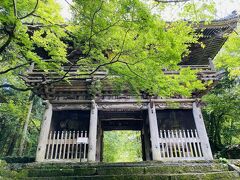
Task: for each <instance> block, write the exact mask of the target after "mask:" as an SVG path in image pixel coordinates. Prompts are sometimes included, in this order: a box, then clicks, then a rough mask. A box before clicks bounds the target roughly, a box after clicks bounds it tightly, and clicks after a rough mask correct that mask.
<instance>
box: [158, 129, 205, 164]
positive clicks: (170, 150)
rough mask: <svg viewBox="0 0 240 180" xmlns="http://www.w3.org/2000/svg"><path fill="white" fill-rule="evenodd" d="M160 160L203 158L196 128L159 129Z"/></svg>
mask: <svg viewBox="0 0 240 180" xmlns="http://www.w3.org/2000/svg"><path fill="white" fill-rule="evenodd" d="M159 143H160V151H161V153H160V156H161V159H162V160H171V161H172V160H173V161H174V160H203V159H204V157H203V153H202V148H201V141H200V138H199V136H198V133H197V130H196V129H187V130H160V132H159Z"/></svg>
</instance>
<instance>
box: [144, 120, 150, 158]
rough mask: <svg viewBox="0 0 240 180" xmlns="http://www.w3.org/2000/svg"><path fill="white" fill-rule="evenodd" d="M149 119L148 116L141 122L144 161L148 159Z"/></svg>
mask: <svg viewBox="0 0 240 180" xmlns="http://www.w3.org/2000/svg"><path fill="white" fill-rule="evenodd" d="M148 122H149V120H148V117H147V118H146V119H145V120H144V122H143V142H144V143H143V145H144V153H145V155H144V157H145V161H150V160H151V157H150V149H151V148H150V137H149V124H148Z"/></svg>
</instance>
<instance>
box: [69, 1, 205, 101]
mask: <svg viewBox="0 0 240 180" xmlns="http://www.w3.org/2000/svg"><path fill="white" fill-rule="evenodd" d="M74 2H75V4H74V8H73V12H74V18H73V25H72V26H69V27H67V29H68V30H69V31H70V32H71V33H72V34H73V38H74V39H72V40H73V41H74V49H78V50H79V51H80V52H81V53H82V54H83V55H82V56H80V57H79V59H78V64H84V65H86V64H87V66H88V67H90V69H94V68H98V67H99V66H101V67H102V68H105V69H107V70H108V72H109V75H114V76H118V77H119V78H115V79H114V80H113V81H114V82H115V84H118V85H115V84H114V86H113V87H122V88H127V89H130V90H131V91H132V92H134V93H137V94H138V93H139V92H140V91H145V92H148V93H149V94H157V95H159V96H162V97H169V96H173V95H176V94H181V95H183V96H190V95H191V92H192V91H193V90H195V89H204V85H203V84H202V83H201V82H200V81H198V80H197V78H196V75H195V72H194V71H191V70H190V69H183V70H181V72H180V75H176V76H170V75H169V76H167V77H166V75H164V73H163V71H162V69H170V70H177V69H178V66H177V64H178V63H179V62H180V61H181V59H182V56H183V55H187V54H188V53H189V50H188V47H189V45H190V44H191V43H196V42H197V37H196V36H195V33H194V30H193V28H192V27H190V26H189V25H188V24H187V22H184V21H178V22H174V23H171V24H167V23H165V22H164V21H163V20H161V18H160V17H159V16H158V15H153V14H152V12H151V11H150V9H149V8H148V7H147V5H146V4H144V3H143V2H141V1H138V0H132V1H122V0H121V1H119V0H116V1H100V0H99V1H94V2H92V1H85V0H84V1H80V0H78V1H74ZM76 23H77V24H76Z"/></svg>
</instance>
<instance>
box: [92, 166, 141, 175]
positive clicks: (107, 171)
mask: <svg viewBox="0 0 240 180" xmlns="http://www.w3.org/2000/svg"><path fill="white" fill-rule="evenodd" d="M97 174H99V175H103V174H104V175H116V174H118V175H119V174H122V175H125V174H144V167H108V168H97Z"/></svg>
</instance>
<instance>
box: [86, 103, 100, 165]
mask: <svg viewBox="0 0 240 180" xmlns="http://www.w3.org/2000/svg"><path fill="white" fill-rule="evenodd" d="M97 121H98V109H97V105H96V103H95V101H94V100H93V101H92V106H91V112H90V124H89V137H88V140H89V141H88V145H89V146H88V161H89V162H95V161H96V145H97Z"/></svg>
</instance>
